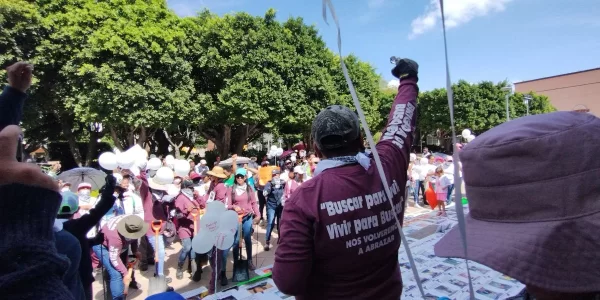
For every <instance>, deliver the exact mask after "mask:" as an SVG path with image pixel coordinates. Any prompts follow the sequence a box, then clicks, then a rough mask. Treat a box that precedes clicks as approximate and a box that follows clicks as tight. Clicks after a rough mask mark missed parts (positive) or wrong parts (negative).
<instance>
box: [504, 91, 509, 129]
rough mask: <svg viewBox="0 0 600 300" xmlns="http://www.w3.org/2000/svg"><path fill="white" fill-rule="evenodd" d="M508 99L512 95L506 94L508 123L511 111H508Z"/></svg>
mask: <svg viewBox="0 0 600 300" xmlns="http://www.w3.org/2000/svg"><path fill="white" fill-rule="evenodd" d="M508 98H510V93H508V94H506V97H505V99H506V121H507V122H508V121H510V110H509V109H508Z"/></svg>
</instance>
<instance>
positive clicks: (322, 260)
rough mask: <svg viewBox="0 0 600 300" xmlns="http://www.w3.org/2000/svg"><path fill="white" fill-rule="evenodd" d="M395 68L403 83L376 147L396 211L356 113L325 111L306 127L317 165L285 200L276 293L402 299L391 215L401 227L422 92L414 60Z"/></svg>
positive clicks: (337, 107) (275, 269)
mask: <svg viewBox="0 0 600 300" xmlns="http://www.w3.org/2000/svg"><path fill="white" fill-rule="evenodd" d="M394 63H395V67H394V69H393V70H392V74H393V75H394V76H395V77H397V78H398V79H400V86H399V87H398V94H397V96H396V97H395V99H394V102H393V104H392V107H391V111H390V113H389V115H388V119H387V125H386V127H385V129H384V130H383V135H382V137H381V140H380V141H379V142H378V143H377V145H376V149H377V153H379V156H380V157H381V165H382V167H383V171H384V173H385V176H386V177H387V180H388V184H389V185H390V190H391V192H392V203H393V207H394V209H392V207H391V206H390V203H389V201H388V199H387V196H386V194H385V191H384V188H383V186H382V182H381V179H380V176H379V171H378V170H377V167H376V166H375V165H376V164H375V161H374V159H373V158H372V157H370V155H368V154H365V153H364V151H365V149H364V144H363V141H364V139H363V136H362V134H361V132H360V122H359V118H358V116H357V114H356V112H354V110H352V109H350V108H348V107H345V106H342V105H332V106H329V107H327V108H325V109H324V110H322V111H321V112H320V113H319V114H318V115H317V116H316V118H315V120H314V121H313V124H312V129H311V135H312V140H313V141H314V147H313V148H314V149H315V153H316V155H317V156H318V157H320V158H321V160H320V162H319V164H318V165H316V168H315V170H314V173H313V175H314V177H313V178H312V179H311V180H309V181H306V182H304V183H302V185H301V186H300V187H298V189H297V190H296V191H295V192H294V193H293V194H291V196H290V198H289V199H287V201H286V202H285V207H284V209H283V218H282V219H281V232H280V238H279V245H278V246H277V249H276V251H275V263H274V265H273V280H274V281H275V284H276V285H277V287H278V288H279V290H280V291H281V292H283V293H285V294H288V295H292V296H296V299H298V300H302V299H379V300H384V299H399V298H400V295H401V293H402V278H401V276H400V268H399V266H398V248H399V247H400V234H399V231H398V225H397V224H396V222H395V219H396V218H395V217H394V212H395V213H396V214H397V215H396V217H397V218H398V220H399V221H400V222H402V219H403V217H404V208H405V205H404V201H406V199H404V195H405V189H406V181H407V179H408V176H407V169H408V160H409V152H410V149H411V146H412V142H413V134H414V132H415V122H416V117H417V111H416V108H417V102H416V98H417V94H418V92H419V88H418V86H417V81H418V77H417V73H418V65H417V63H416V62H414V61H412V60H410V59H394ZM400 225H402V224H400ZM368 237H372V238H371V239H369V238H368Z"/></svg>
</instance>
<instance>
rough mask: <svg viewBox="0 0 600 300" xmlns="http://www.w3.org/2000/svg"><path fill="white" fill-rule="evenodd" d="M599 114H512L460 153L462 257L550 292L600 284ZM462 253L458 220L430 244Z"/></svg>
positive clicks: (442, 251) (448, 253)
mask: <svg viewBox="0 0 600 300" xmlns="http://www.w3.org/2000/svg"><path fill="white" fill-rule="evenodd" d="M599 153H600V119H599V118H597V117H595V116H593V115H590V114H584V113H578V112H555V113H550V114H544V115H535V116H528V117H523V118H520V119H516V120H513V121H510V122H507V123H504V124H501V125H499V126H497V127H495V128H492V129H490V130H489V131H487V132H485V133H484V134H482V135H480V136H478V137H477V138H476V139H475V140H473V142H471V143H469V144H468V145H466V146H465V147H464V148H463V150H462V151H461V152H460V153H459V157H460V160H461V162H462V166H463V174H464V181H465V185H466V191H467V194H468V196H469V210H470V212H469V215H467V216H466V233H467V243H468V244H467V247H468V255H469V259H470V260H473V261H476V262H478V263H481V264H483V265H486V266H488V267H490V268H493V269H495V270H497V271H499V272H501V273H503V274H506V275H508V276H511V277H513V278H515V279H517V280H519V281H521V282H522V283H524V284H526V285H530V286H535V287H538V288H543V289H546V290H549V291H554V292H565V293H584V292H597V291H600V159H598V154H599ZM434 250H435V254H436V255H437V256H441V257H460V258H464V250H463V246H462V242H461V237H460V232H459V229H458V226H456V227H455V228H453V229H452V230H451V231H450V232H448V234H446V236H444V237H443V238H442V239H441V240H440V241H439V242H438V243H437V244H436V245H435V249H434Z"/></svg>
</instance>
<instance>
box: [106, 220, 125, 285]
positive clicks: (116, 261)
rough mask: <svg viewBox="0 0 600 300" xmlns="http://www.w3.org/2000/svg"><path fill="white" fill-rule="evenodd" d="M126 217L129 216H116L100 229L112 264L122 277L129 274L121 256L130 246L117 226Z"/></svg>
mask: <svg viewBox="0 0 600 300" xmlns="http://www.w3.org/2000/svg"><path fill="white" fill-rule="evenodd" d="M125 217H127V216H126V215H122V216H116V217H114V218H112V219H110V220H108V222H106V224H105V225H104V226H102V228H101V229H100V231H101V232H102V233H103V234H104V242H103V243H102V245H104V247H106V249H108V257H109V259H110V264H111V265H112V266H113V267H114V268H115V269H117V271H119V273H121V275H126V274H127V267H126V266H125V264H123V261H122V260H121V257H120V255H121V252H122V251H123V249H125V247H126V246H128V243H127V240H125V238H124V237H123V236H121V235H120V234H119V232H118V231H117V224H119V221H121V220H122V219H123V218H125Z"/></svg>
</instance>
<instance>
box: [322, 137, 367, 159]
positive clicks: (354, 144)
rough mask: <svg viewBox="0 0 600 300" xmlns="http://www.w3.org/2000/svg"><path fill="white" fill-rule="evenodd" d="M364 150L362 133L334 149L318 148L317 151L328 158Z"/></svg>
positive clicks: (354, 153)
mask: <svg viewBox="0 0 600 300" xmlns="http://www.w3.org/2000/svg"><path fill="white" fill-rule="evenodd" d="M364 150H365V146H364V144H363V142H362V135H359V137H358V138H357V139H356V140H354V141H351V142H349V143H348V144H347V145H346V146H345V147H340V148H335V149H319V151H321V153H322V154H323V155H324V156H325V157H328V158H330V157H339V156H349V155H356V154H357V153H358V152H362V151H364Z"/></svg>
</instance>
